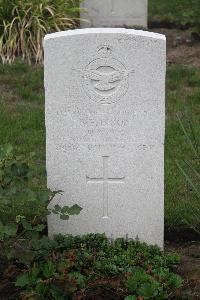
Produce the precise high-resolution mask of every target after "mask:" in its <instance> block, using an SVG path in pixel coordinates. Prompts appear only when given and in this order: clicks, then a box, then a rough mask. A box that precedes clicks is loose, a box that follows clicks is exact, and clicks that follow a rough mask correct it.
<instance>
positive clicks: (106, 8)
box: [81, 0, 148, 28]
mask: <svg viewBox="0 0 200 300" xmlns="http://www.w3.org/2000/svg"><path fill="white" fill-rule="evenodd" d="M147 2H148V1H147V0H85V1H84V2H83V3H82V4H81V8H83V9H84V10H83V12H82V13H81V19H83V20H84V21H81V28H85V27H126V26H129V27H134V26H138V27H144V28H146V27H147ZM85 20H87V21H88V22H85Z"/></svg>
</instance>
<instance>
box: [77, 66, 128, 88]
mask: <svg viewBox="0 0 200 300" xmlns="http://www.w3.org/2000/svg"><path fill="white" fill-rule="evenodd" d="M130 72H132V71H127V70H123V71H117V70H115V69H112V71H110V70H109V71H106V70H102V72H100V70H85V71H84V72H82V77H84V78H85V79H86V78H87V79H90V80H91V81H92V82H93V86H94V88H95V89H97V90H99V91H110V90H113V89H115V88H116V87H117V85H118V83H119V81H121V80H123V79H124V77H126V76H128V75H129V73H130Z"/></svg>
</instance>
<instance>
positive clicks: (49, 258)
mask: <svg viewBox="0 0 200 300" xmlns="http://www.w3.org/2000/svg"><path fill="white" fill-rule="evenodd" d="M29 251H30V252H32V253H33V256H34V258H33V259H32V262H30V264H29V267H28V268H27V270H26V271H25V272H24V273H23V274H21V275H20V276H19V277H18V279H17V281H16V286H18V287H21V288H23V290H24V292H23V295H26V296H27V297H28V295H34V297H35V298H34V299H52V298H51V297H52V295H55V294H56V295H57V294H58V295H59V298H58V299H72V298H71V297H72V296H73V295H74V294H75V293H76V292H77V291H79V290H81V289H82V288H87V284H89V283H90V282H95V281H98V280H100V279H101V278H110V277H111V278H112V277H114V276H118V278H121V281H122V290H123V294H124V297H125V296H127V295H128V294H132V296H129V297H127V298H126V299H136V298H134V296H137V297H144V299H169V298H167V297H168V296H169V295H171V296H173V295H174V293H175V292H176V290H177V289H179V288H180V287H181V286H182V280H181V278H180V277H179V276H177V275H175V274H174V273H172V271H171V269H172V267H173V266H174V265H176V264H178V263H179V257H178V256H177V255H176V254H164V253H163V252H162V251H160V250H159V248H158V247H157V246H147V245H146V244H144V243H139V242H138V241H132V240H130V241H125V240H123V239H117V240H116V241H114V242H110V241H109V240H108V239H107V238H106V237H105V236H104V235H100V234H97V235H93V234H90V235H85V236H82V237H80V236H76V237H73V236H66V237H64V236H62V235H58V236H55V238H54V239H53V240H49V239H48V238H47V237H43V238H42V239H40V240H38V241H37V243H33V244H32V246H31V247H30V249H29ZM37 297H38V298H37ZM67 297H69V298H67ZM131 297H132V298H131ZM53 299H54V298H53ZM55 299H57V298H55Z"/></svg>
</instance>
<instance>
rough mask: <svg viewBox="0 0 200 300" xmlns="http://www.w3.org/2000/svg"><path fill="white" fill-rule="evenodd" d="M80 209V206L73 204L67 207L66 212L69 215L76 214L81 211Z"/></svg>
mask: <svg viewBox="0 0 200 300" xmlns="http://www.w3.org/2000/svg"><path fill="white" fill-rule="evenodd" d="M81 210H82V208H81V207H80V206H79V205H77V204H74V205H72V206H71V207H69V210H68V213H69V215H78V214H79V213H80V212H81Z"/></svg>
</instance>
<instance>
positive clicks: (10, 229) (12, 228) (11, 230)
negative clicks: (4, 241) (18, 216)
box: [4, 224, 18, 236]
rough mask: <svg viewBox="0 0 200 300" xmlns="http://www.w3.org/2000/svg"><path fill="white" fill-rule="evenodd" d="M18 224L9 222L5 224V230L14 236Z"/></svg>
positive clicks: (7, 233)
mask: <svg viewBox="0 0 200 300" xmlns="http://www.w3.org/2000/svg"><path fill="white" fill-rule="evenodd" d="M17 229H18V226H17V225H16V224H8V225H6V226H4V232H5V234H6V235H8V236H14V235H15V234H16V233H17Z"/></svg>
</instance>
